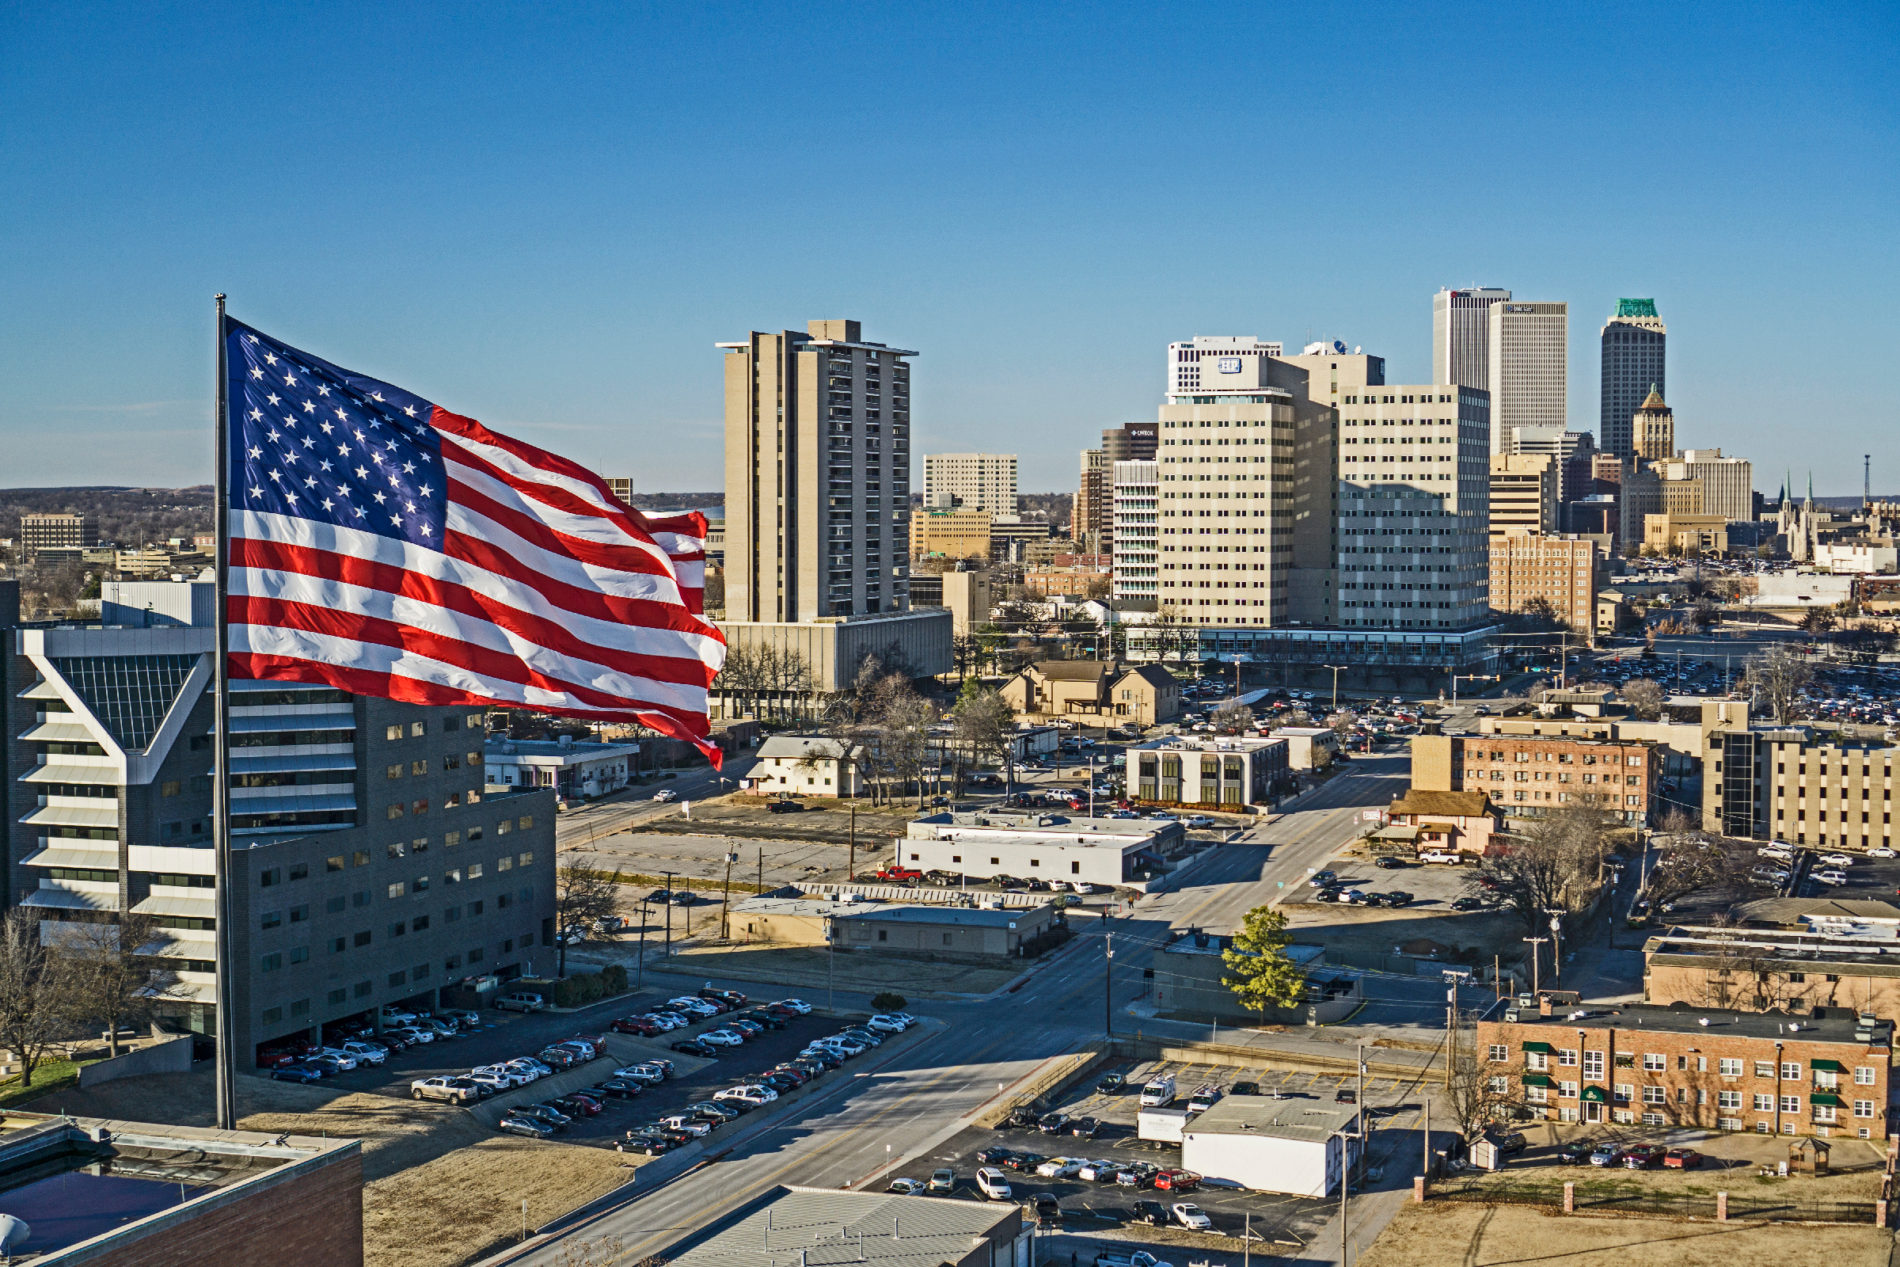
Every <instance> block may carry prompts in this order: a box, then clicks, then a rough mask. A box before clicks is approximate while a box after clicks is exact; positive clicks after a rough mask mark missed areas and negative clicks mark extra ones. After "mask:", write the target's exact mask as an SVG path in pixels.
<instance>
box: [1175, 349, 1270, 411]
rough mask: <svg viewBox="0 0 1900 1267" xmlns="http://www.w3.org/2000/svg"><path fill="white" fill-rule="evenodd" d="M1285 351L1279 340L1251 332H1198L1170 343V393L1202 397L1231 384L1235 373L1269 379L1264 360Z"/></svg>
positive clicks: (1262, 379)
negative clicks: (1206, 393)
mask: <svg viewBox="0 0 1900 1267" xmlns="http://www.w3.org/2000/svg"><path fill="white" fill-rule="evenodd" d="M1284 351H1285V348H1284V347H1283V346H1282V345H1281V344H1280V343H1279V342H1277V341H1274V340H1266V339H1259V338H1255V337H1254V336H1253V335H1251V334H1242V335H1204V334H1197V335H1195V336H1194V337H1193V338H1192V339H1188V340H1186V341H1184V342H1181V343H1170V344H1168V394H1169V395H1171V396H1174V395H1187V396H1198V395H1200V394H1202V393H1203V392H1211V391H1219V390H1222V389H1223V388H1225V387H1227V386H1228V384H1229V382H1230V380H1231V376H1234V375H1241V376H1243V377H1253V378H1255V379H1256V380H1257V381H1259V382H1265V381H1266V369H1265V364H1264V363H1265V362H1266V361H1268V360H1269V359H1271V358H1273V357H1277V356H1280V355H1281V354H1282V353H1283V352H1284ZM1250 370H1251V371H1252V373H1251V374H1249V373H1248V371H1250Z"/></svg>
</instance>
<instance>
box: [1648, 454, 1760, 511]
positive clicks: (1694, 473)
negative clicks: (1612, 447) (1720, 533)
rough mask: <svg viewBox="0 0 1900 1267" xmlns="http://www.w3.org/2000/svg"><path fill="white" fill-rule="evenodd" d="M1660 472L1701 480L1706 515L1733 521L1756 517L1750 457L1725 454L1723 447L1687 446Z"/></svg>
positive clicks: (1673, 477) (1669, 477)
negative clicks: (1734, 456)
mask: <svg viewBox="0 0 1900 1267" xmlns="http://www.w3.org/2000/svg"><path fill="white" fill-rule="evenodd" d="M1660 473H1661V475H1662V477H1663V479H1664V480H1666V481H1675V480H1700V481H1701V482H1702V513H1703V514H1705V515H1720V516H1722V518H1724V519H1726V520H1728V521H1729V522H1730V523H1745V522H1749V521H1752V520H1753V519H1754V518H1755V464H1754V463H1752V462H1750V461H1749V460H1748V459H1747V458H1725V457H1723V456H1722V450H1720V449H1684V450H1683V451H1682V452H1680V453H1678V454H1677V455H1676V456H1675V457H1674V458H1673V459H1671V460H1670V461H1667V462H1664V463H1663V464H1662V471H1661V472H1660Z"/></svg>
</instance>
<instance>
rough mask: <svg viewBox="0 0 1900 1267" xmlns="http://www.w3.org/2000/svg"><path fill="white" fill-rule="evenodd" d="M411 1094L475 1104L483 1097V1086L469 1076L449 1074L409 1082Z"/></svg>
mask: <svg viewBox="0 0 1900 1267" xmlns="http://www.w3.org/2000/svg"><path fill="white" fill-rule="evenodd" d="M409 1095H410V1098H412V1099H416V1100H442V1101H446V1102H447V1103H449V1104H473V1103H474V1102H475V1101H477V1100H479V1099H481V1098H482V1092H481V1088H480V1087H478V1086H476V1085H475V1084H474V1083H472V1082H470V1081H469V1080H468V1079H467V1078H460V1077H452V1076H450V1075H447V1074H438V1075H436V1076H435V1077H433V1078H417V1079H416V1080H415V1081H414V1082H412V1083H410V1084H409Z"/></svg>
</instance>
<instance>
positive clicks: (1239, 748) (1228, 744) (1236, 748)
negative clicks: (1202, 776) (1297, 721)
mask: <svg viewBox="0 0 1900 1267" xmlns="http://www.w3.org/2000/svg"><path fill="white" fill-rule="evenodd" d="M1285 742H1286V739H1285V738H1284V737H1278V736H1275V737H1268V736H1262V735H1169V736H1167V737H1165V738H1162V739H1150V740H1149V741H1148V742H1147V743H1142V744H1136V745H1134V747H1135V749H1136V750H1137V751H1154V752H1254V751H1257V750H1259V749H1261V748H1271V747H1273V745H1275V744H1284V743H1285Z"/></svg>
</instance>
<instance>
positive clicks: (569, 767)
mask: <svg viewBox="0 0 1900 1267" xmlns="http://www.w3.org/2000/svg"><path fill="white" fill-rule="evenodd" d="M639 755H640V745H639V744H637V743H587V742H584V741H581V742H576V741H574V740H571V739H567V738H565V737H564V738H562V739H559V740H547V739H490V740H489V741H488V742H487V743H486V744H484V745H483V746H482V760H483V761H484V762H485V763H486V765H487V767H488V773H487V775H486V782H488V783H490V784H493V785H495V786H499V787H507V788H532V787H551V788H553V789H554V793H555V795H556V796H558V797H560V798H561V799H562V800H564V801H565V800H574V799H576V798H579V797H583V796H605V795H607V793H609V792H618V791H619V790H620V789H621V788H623V787H625V786H627V783H628V782H629V781H630V780H631V779H632V777H633V774H634V758H635V757H637V756H639Z"/></svg>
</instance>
